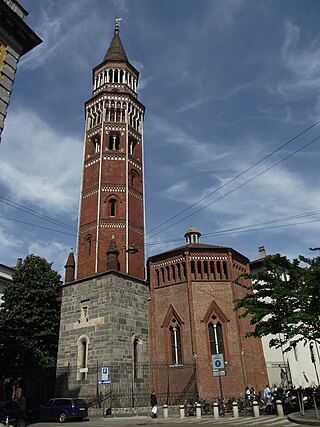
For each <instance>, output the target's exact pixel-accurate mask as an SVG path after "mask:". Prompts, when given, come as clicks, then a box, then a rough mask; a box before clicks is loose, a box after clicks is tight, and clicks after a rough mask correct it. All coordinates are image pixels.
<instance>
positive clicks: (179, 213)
mask: <svg viewBox="0 0 320 427" xmlns="http://www.w3.org/2000/svg"><path fill="white" fill-rule="evenodd" d="M319 123H320V120H318V121H317V122H315V123H313V124H312V125H310V126H308V127H307V128H306V129H304V130H303V131H301V132H300V133H299V134H297V135H295V136H294V137H293V138H291V139H289V140H288V141H287V142H285V143H284V144H282V145H281V146H280V147H278V148H277V149H276V150H274V151H272V152H271V153H269V154H267V155H266V156H264V157H262V158H261V159H260V160H258V161H257V162H256V163H254V164H253V165H251V166H250V167H249V168H247V169H245V170H244V171H243V172H241V173H239V174H238V175H236V176H235V177H233V178H232V179H230V180H229V181H227V182H226V183H224V184H223V185H221V186H220V187H218V188H217V189H215V190H214V191H212V192H210V193H209V194H207V195H206V196H204V197H202V198H201V199H199V200H198V201H196V202H194V203H192V204H191V205H190V206H188V207H186V208H185V209H183V210H182V211H180V212H178V213H177V214H176V215H174V216H172V217H170V218H168V219H167V220H165V221H163V222H162V223H161V224H159V225H157V226H156V227H154V228H153V229H151V230H150V231H149V232H148V234H150V233H152V232H153V231H155V230H157V229H158V228H160V227H162V226H163V225H166V224H167V223H168V222H170V221H172V220H173V219H175V218H177V217H178V216H180V215H182V214H183V213H185V212H187V211H188V210H190V209H192V208H193V207H194V206H196V205H198V204H199V203H201V202H202V201H203V200H206V199H207V198H208V197H210V196H212V195H213V194H215V193H217V192H218V191H219V190H222V189H223V188H224V187H226V186H227V185H229V184H231V183H232V182H233V181H235V180H236V179H238V178H240V177H241V176H243V175H244V174H246V173H247V172H249V171H250V170H251V169H253V168H255V167H256V166H257V165H259V164H260V163H262V162H263V161H264V160H266V159H268V158H269V157H271V156H272V155H273V154H275V153H277V152H278V151H280V150H281V149H282V148H284V147H286V146H287V145H289V144H290V143H291V142H293V141H295V140H296V139H297V138H299V137H300V136H301V135H303V134H305V133H306V132H308V131H309V130H310V129H312V128H314V127H315V126H317V125H318V124H319ZM227 194H229V193H227ZM207 206H209V205H207ZM197 212H198V211H196V212H195V213H197ZM192 215H194V214H192ZM187 218H189V216H187V217H185V219H187ZM179 222H181V221H179ZM157 234H159V233H156V234H154V235H153V236H155V235H157ZM153 236H151V237H153Z"/></svg>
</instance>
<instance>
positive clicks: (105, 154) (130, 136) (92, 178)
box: [76, 19, 145, 279]
mask: <svg viewBox="0 0 320 427" xmlns="http://www.w3.org/2000/svg"><path fill="white" fill-rule="evenodd" d="M119 21H120V19H116V25H115V30H114V35H113V39H112V41H111V43H110V46H109V48H108V50H107V52H106V54H105V57H104V59H103V62H102V63H101V64H99V65H98V66H97V67H95V68H94V69H93V94H92V98H91V99H89V100H88V101H87V102H86V103H85V116H86V130H85V138H84V155H83V175H82V190H81V200H80V209H79V227H78V243H77V273H76V279H82V278H85V277H89V276H91V275H94V274H97V273H103V272H106V271H108V260H107V251H108V248H109V245H110V241H111V240H113V241H115V242H116V245H117V247H118V250H119V255H118V271H120V272H122V273H125V274H128V275H130V276H133V277H137V278H140V279H144V277H145V273H144V266H145V257H144V252H145V251H144V241H145V231H144V230H145V215H144V182H143V118H144V111H145V108H144V106H143V105H142V104H141V103H140V102H139V100H138V95H137V86H138V79H139V72H138V71H137V70H136V69H135V68H134V67H133V66H132V65H131V64H130V62H129V61H128V58H127V55H126V52H125V50H124V48H123V45H122V42H121V39H120V36H119ZM133 252H135V253H134V254H132V253H133Z"/></svg>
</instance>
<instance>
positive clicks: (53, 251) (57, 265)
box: [28, 240, 70, 280]
mask: <svg viewBox="0 0 320 427" xmlns="http://www.w3.org/2000/svg"><path fill="white" fill-rule="evenodd" d="M69 252H70V248H69V247H67V246H66V245H64V244H62V243H60V242H57V241H47V240H46V241H37V242H33V243H31V244H30V245H29V247H28V254H34V255H37V256H41V257H43V258H45V259H46V260H47V261H48V262H50V263H51V262H53V260H54V264H53V266H52V268H53V270H56V271H58V273H59V274H60V275H61V277H62V280H63V279H64V265H65V263H66V261H67V257H68V254H69Z"/></svg>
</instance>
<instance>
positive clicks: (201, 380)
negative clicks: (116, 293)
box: [148, 227, 267, 402]
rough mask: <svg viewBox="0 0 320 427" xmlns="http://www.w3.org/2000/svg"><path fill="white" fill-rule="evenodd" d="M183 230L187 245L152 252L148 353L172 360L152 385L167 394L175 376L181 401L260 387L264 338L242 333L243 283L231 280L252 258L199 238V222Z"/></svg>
mask: <svg viewBox="0 0 320 427" xmlns="http://www.w3.org/2000/svg"><path fill="white" fill-rule="evenodd" d="M185 237H186V245H185V246H182V247H179V248H176V249H173V250H171V251H168V252H164V253H162V254H158V255H155V256H152V257H150V258H149V259H148V273H149V280H150V292H151V301H150V341H151V350H150V351H151V360H152V361H153V362H157V363H160V364H164V365H166V366H167V376H164V375H161V373H160V372H153V378H152V384H153V386H154V388H155V390H157V391H158V393H160V394H162V395H166V393H168V384H169V380H170V378H174V379H175V380H174V381H172V380H170V387H171V390H170V396H171V399H172V396H173V398H174V401H176V402H178V401H181V398H182V397H183V396H186V397H188V398H191V399H195V398H197V399H200V400H202V399H206V400H207V401H213V400H214V399H217V398H218V397H221V396H225V397H228V398H231V397H233V396H237V397H239V396H241V394H242V395H243V393H244V390H245V387H246V386H249V387H254V388H255V390H256V391H259V390H261V391H263V389H264V387H265V384H266V380H267V372H266V367H265V361H264V357H263V352H262V346H261V341H260V339H254V338H250V339H248V338H244V335H245V332H246V331H248V330H250V324H249V319H241V320H240V319H239V317H238V314H237V313H235V312H234V304H233V301H234V300H235V299H238V298H240V297H241V296H242V295H243V293H244V291H245V289H244V288H243V287H240V286H239V285H236V284H234V283H233V281H234V280H235V279H236V278H237V277H238V276H239V275H240V274H242V273H247V272H248V271H249V260H248V258H246V257H245V256H243V255H241V254H240V253H239V252H237V251H235V250H234V249H232V248H226V247H223V246H213V245H206V244H201V243H200V240H199V238H200V233H199V232H198V231H197V230H196V229H195V228H194V227H191V228H190V229H189V230H188V232H187V233H186V235H185ZM244 286H245V283H244ZM217 360H218V365H216V364H215V361H217ZM217 366H222V369H219V368H217ZM186 368H187V369H186ZM216 368H217V369H216ZM172 387H176V390H172Z"/></svg>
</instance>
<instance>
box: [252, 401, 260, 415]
mask: <svg viewBox="0 0 320 427" xmlns="http://www.w3.org/2000/svg"><path fill="white" fill-rule="evenodd" d="M252 406H253V416H254V417H260V410H259V403H258V402H257V401H256V400H254V401H253V402H252Z"/></svg>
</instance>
